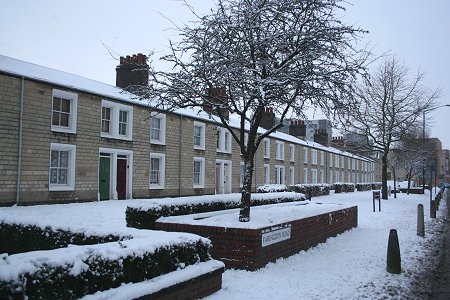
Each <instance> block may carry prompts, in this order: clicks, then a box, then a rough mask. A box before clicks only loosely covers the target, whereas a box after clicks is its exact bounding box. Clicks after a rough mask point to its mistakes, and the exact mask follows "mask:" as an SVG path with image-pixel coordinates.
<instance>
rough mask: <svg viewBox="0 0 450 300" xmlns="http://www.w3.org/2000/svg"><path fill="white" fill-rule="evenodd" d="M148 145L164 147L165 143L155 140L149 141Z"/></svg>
mask: <svg viewBox="0 0 450 300" xmlns="http://www.w3.org/2000/svg"><path fill="white" fill-rule="evenodd" d="M150 144H152V145H163V146H165V145H166V142H165V141H163V142H161V141H157V140H150Z"/></svg>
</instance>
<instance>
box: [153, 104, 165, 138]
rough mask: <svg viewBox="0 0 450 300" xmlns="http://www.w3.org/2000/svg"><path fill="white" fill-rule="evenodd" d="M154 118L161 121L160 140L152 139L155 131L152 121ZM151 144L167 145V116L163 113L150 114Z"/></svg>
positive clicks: (154, 112)
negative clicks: (153, 130)
mask: <svg viewBox="0 0 450 300" xmlns="http://www.w3.org/2000/svg"><path fill="white" fill-rule="evenodd" d="M153 118H157V119H159V120H160V128H159V130H160V133H159V139H155V138H152V129H153V127H152V119H153ZM150 144H154V145H165V144H166V115H165V114H163V113H161V112H157V111H152V113H151V114H150Z"/></svg>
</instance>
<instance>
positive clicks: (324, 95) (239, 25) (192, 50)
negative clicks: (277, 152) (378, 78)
mask: <svg viewBox="0 0 450 300" xmlns="http://www.w3.org/2000/svg"><path fill="white" fill-rule="evenodd" d="M340 3H341V1H338V0H308V1H304V0H219V1H218V3H217V6H216V7H215V8H214V9H212V10H211V12H210V13H209V14H208V15H205V16H197V19H196V21H195V22H193V23H192V24H189V25H186V26H185V27H183V28H178V31H179V35H180V41H178V42H176V43H175V42H171V44H170V50H171V52H170V54H169V55H166V56H163V57H162V58H160V59H161V60H163V61H164V62H166V63H169V64H170V65H171V66H172V67H173V68H172V69H171V71H158V70H156V69H155V68H154V67H151V70H150V79H149V85H148V87H147V89H146V90H145V91H144V90H141V92H142V94H141V95H142V97H143V98H145V97H152V98H154V99H155V100H156V101H159V104H158V107H159V108H162V109H173V108H183V107H197V108H204V109H205V110H208V111H210V112H212V113H213V114H214V115H216V116H217V118H216V120H217V122H218V124H219V125H220V126H222V127H224V128H225V129H228V130H229V132H230V133H231V135H232V138H233V139H234V141H235V142H236V143H237V144H238V145H239V147H240V151H241V154H242V160H243V162H244V170H245V171H244V179H243V181H244V182H243V188H242V206H241V210H240V215H239V220H240V221H243V222H246V221H249V220H250V197H251V190H252V176H253V168H254V157H255V153H256V150H257V149H258V147H259V145H260V143H261V141H262V140H263V139H264V138H265V137H267V136H268V135H269V134H271V133H273V132H274V131H276V130H277V129H279V128H280V127H281V126H282V122H283V120H284V119H285V117H286V116H289V117H295V116H300V117H302V116H303V110H304V109H305V108H306V107H308V106H314V107H318V108H321V109H322V111H323V112H324V113H325V114H331V113H338V112H340V110H341V109H342V108H344V107H345V106H346V105H347V104H348V102H350V101H352V96H353V95H354V84H355V82H356V77H357V76H358V74H362V73H364V70H365V64H366V62H367V57H368V53H367V51H365V49H357V48H356V46H354V45H355V44H356V43H354V42H355V41H357V40H358V39H359V38H360V35H361V34H363V33H364V31H362V30H361V29H359V28H354V27H352V26H347V25H345V24H343V23H342V22H341V21H340V20H339V19H338V17H337V15H338V14H340V13H341V12H342V11H343V7H342V6H341V5H340ZM194 14H195V12H194ZM266 110H270V111H273V113H275V114H276V115H277V117H278V120H279V122H276V123H275V125H274V126H272V127H271V128H268V129H267V130H265V131H264V132H261V131H259V132H258V128H259V126H260V125H261V120H262V118H263V115H264V112H265V111H266ZM229 115H230V116H232V117H234V116H237V117H238V118H239V120H240V121H239V122H240V125H239V129H238V130H237V129H233V128H231V127H230V124H229V119H228V116H229ZM260 130H261V129H260Z"/></svg>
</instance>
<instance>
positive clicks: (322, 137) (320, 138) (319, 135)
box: [314, 129, 328, 146]
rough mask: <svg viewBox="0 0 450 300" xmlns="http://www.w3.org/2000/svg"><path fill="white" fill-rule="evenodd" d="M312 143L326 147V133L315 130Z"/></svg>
mask: <svg viewBox="0 0 450 300" xmlns="http://www.w3.org/2000/svg"><path fill="white" fill-rule="evenodd" d="M314 142H316V143H319V144H321V145H324V146H328V133H327V131H326V130H325V129H316V131H315V132H314Z"/></svg>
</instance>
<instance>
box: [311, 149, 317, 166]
mask: <svg viewBox="0 0 450 300" xmlns="http://www.w3.org/2000/svg"><path fill="white" fill-rule="evenodd" d="M311 164H312V165H317V149H311Z"/></svg>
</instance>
